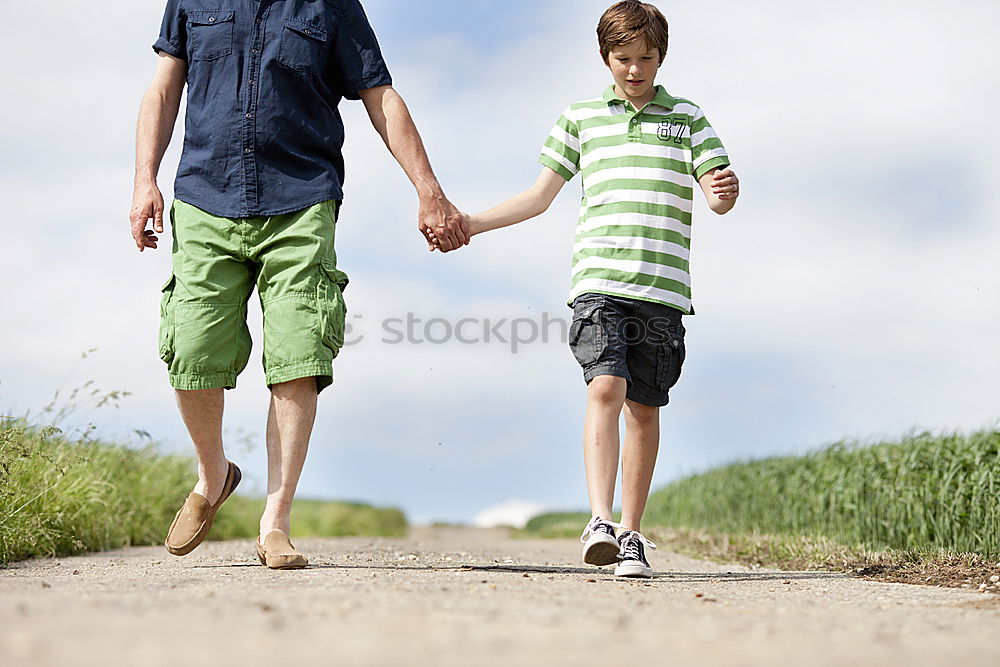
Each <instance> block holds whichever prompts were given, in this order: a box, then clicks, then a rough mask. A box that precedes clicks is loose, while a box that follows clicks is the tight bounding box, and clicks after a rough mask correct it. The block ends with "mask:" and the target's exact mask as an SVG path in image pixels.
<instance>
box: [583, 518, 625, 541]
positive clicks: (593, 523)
mask: <svg viewBox="0 0 1000 667" xmlns="http://www.w3.org/2000/svg"><path fill="white" fill-rule="evenodd" d="M602 524H603V525H605V526H610V527H611V532H609V533H608V534H609V535H611V537H614V536H615V529H616V528H621V524H620V523H615V522H614V521H605V520H604V519H602V518H601V517H599V516H595V517H594V518H593V519H591V520H590V523H588V524H587V527H586V528H584V529H583V535H581V536H580V541H581V542H583V543H584V544H586V543H587V538H588V537H590V536H591V534H592V533H596V532H597V531H598V526H600V525H602ZM604 532H607V531H604Z"/></svg>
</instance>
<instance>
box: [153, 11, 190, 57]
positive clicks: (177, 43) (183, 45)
mask: <svg viewBox="0 0 1000 667" xmlns="http://www.w3.org/2000/svg"><path fill="white" fill-rule="evenodd" d="M153 51H155V52H157V53H166V54H168V55H171V56H173V57H175V58H180V59H182V60H187V30H186V28H185V17H184V15H183V13H182V12H181V7H180V0H167V8H166V9H165V10H164V12H163V24H162V25H161V26H160V36H159V38H158V39H157V40H156V42H155V43H154V44H153Z"/></svg>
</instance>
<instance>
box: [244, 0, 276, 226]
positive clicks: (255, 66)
mask: <svg viewBox="0 0 1000 667" xmlns="http://www.w3.org/2000/svg"><path fill="white" fill-rule="evenodd" d="M269 7H270V5H269V4H264V5H262V6H261V7H260V9H259V10H258V15H257V17H256V18H255V20H254V23H253V25H252V26H251V30H250V47H251V48H250V58H248V62H247V68H248V70H249V71H248V73H247V84H248V86H247V91H246V99H245V104H244V113H243V128H242V130H243V131H242V135H243V201H244V203H245V206H246V209H247V212H248V214H253V213H254V212H256V211H257V210H258V209H259V205H258V191H257V159H256V155H255V153H254V148H255V146H256V143H257V136H256V126H255V123H254V120H255V116H256V115H257V99H258V91H259V89H260V87H259V86H258V85H257V84H258V83H259V79H260V69H261V60H262V53H263V51H264V19H263V14H264V13H265V12H267V11H268V10H269Z"/></svg>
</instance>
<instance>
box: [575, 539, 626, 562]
mask: <svg viewBox="0 0 1000 667" xmlns="http://www.w3.org/2000/svg"><path fill="white" fill-rule="evenodd" d="M619 553H621V547H619V546H618V541H617V540H615V538H613V537H611V536H610V535H607V534H605V533H597V534H596V535H591V536H590V539H589V540H587V543H586V544H585V545H583V562H584V563H586V564H587V565H611V564H612V563H617V562H618V554H619Z"/></svg>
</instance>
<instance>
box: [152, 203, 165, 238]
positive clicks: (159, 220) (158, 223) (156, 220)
mask: <svg viewBox="0 0 1000 667" xmlns="http://www.w3.org/2000/svg"><path fill="white" fill-rule="evenodd" d="M153 229H154V230H156V231H157V232H162V231H163V205H162V204H154V205H153Z"/></svg>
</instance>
